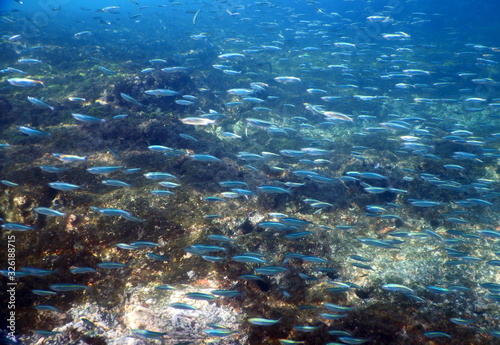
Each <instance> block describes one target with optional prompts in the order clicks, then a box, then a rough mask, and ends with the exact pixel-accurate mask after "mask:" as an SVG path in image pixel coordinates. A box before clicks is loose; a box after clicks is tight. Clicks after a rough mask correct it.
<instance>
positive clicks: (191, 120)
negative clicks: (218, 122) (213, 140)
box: [180, 117, 215, 126]
mask: <svg viewBox="0 0 500 345" xmlns="http://www.w3.org/2000/svg"><path fill="white" fill-rule="evenodd" d="M180 121H181V122H182V123H184V124H186V125H194V126H207V125H213V124H215V120H212V119H208V118H203V117H186V118H183V119H180Z"/></svg>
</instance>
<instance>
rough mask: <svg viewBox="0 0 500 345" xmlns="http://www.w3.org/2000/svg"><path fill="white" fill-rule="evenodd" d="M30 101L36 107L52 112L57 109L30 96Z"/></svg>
mask: <svg viewBox="0 0 500 345" xmlns="http://www.w3.org/2000/svg"><path fill="white" fill-rule="evenodd" d="M28 101H30V102H31V103H33V104H34V105H36V106H39V107H45V108H49V109H50V110H52V111H54V109H55V108H54V107H53V106H51V105H48V104H47V103H45V102H44V101H41V100H39V99H38V98H35V97H30V96H28Z"/></svg>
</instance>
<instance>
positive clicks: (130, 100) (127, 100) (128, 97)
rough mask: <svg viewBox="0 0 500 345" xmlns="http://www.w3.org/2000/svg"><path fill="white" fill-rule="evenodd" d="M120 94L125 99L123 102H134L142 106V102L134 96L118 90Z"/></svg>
mask: <svg viewBox="0 0 500 345" xmlns="http://www.w3.org/2000/svg"><path fill="white" fill-rule="evenodd" d="M120 96H121V97H122V98H123V99H124V100H125V102H128V103H132V104H135V105H137V106H139V107H142V103H140V102H139V101H138V100H136V99H135V98H134V97H132V96H130V95H127V94H126V93H123V92H120Z"/></svg>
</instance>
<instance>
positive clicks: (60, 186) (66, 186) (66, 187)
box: [49, 182, 82, 191]
mask: <svg viewBox="0 0 500 345" xmlns="http://www.w3.org/2000/svg"><path fill="white" fill-rule="evenodd" d="M49 186H50V187H52V188H54V189H57V190H61V191H73V190H77V189H80V188H82V186H79V185H76V184H71V183H66V182H50V183H49Z"/></svg>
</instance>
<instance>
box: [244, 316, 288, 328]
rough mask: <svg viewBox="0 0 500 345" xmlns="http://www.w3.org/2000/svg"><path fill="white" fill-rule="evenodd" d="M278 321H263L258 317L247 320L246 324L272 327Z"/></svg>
mask: <svg viewBox="0 0 500 345" xmlns="http://www.w3.org/2000/svg"><path fill="white" fill-rule="evenodd" d="M279 321H280V320H279V319H277V320H274V319H264V318H260V317H254V318H250V319H248V322H250V323H251V324H252V325H257V326H272V325H275V324H277V323H278V322H279Z"/></svg>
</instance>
